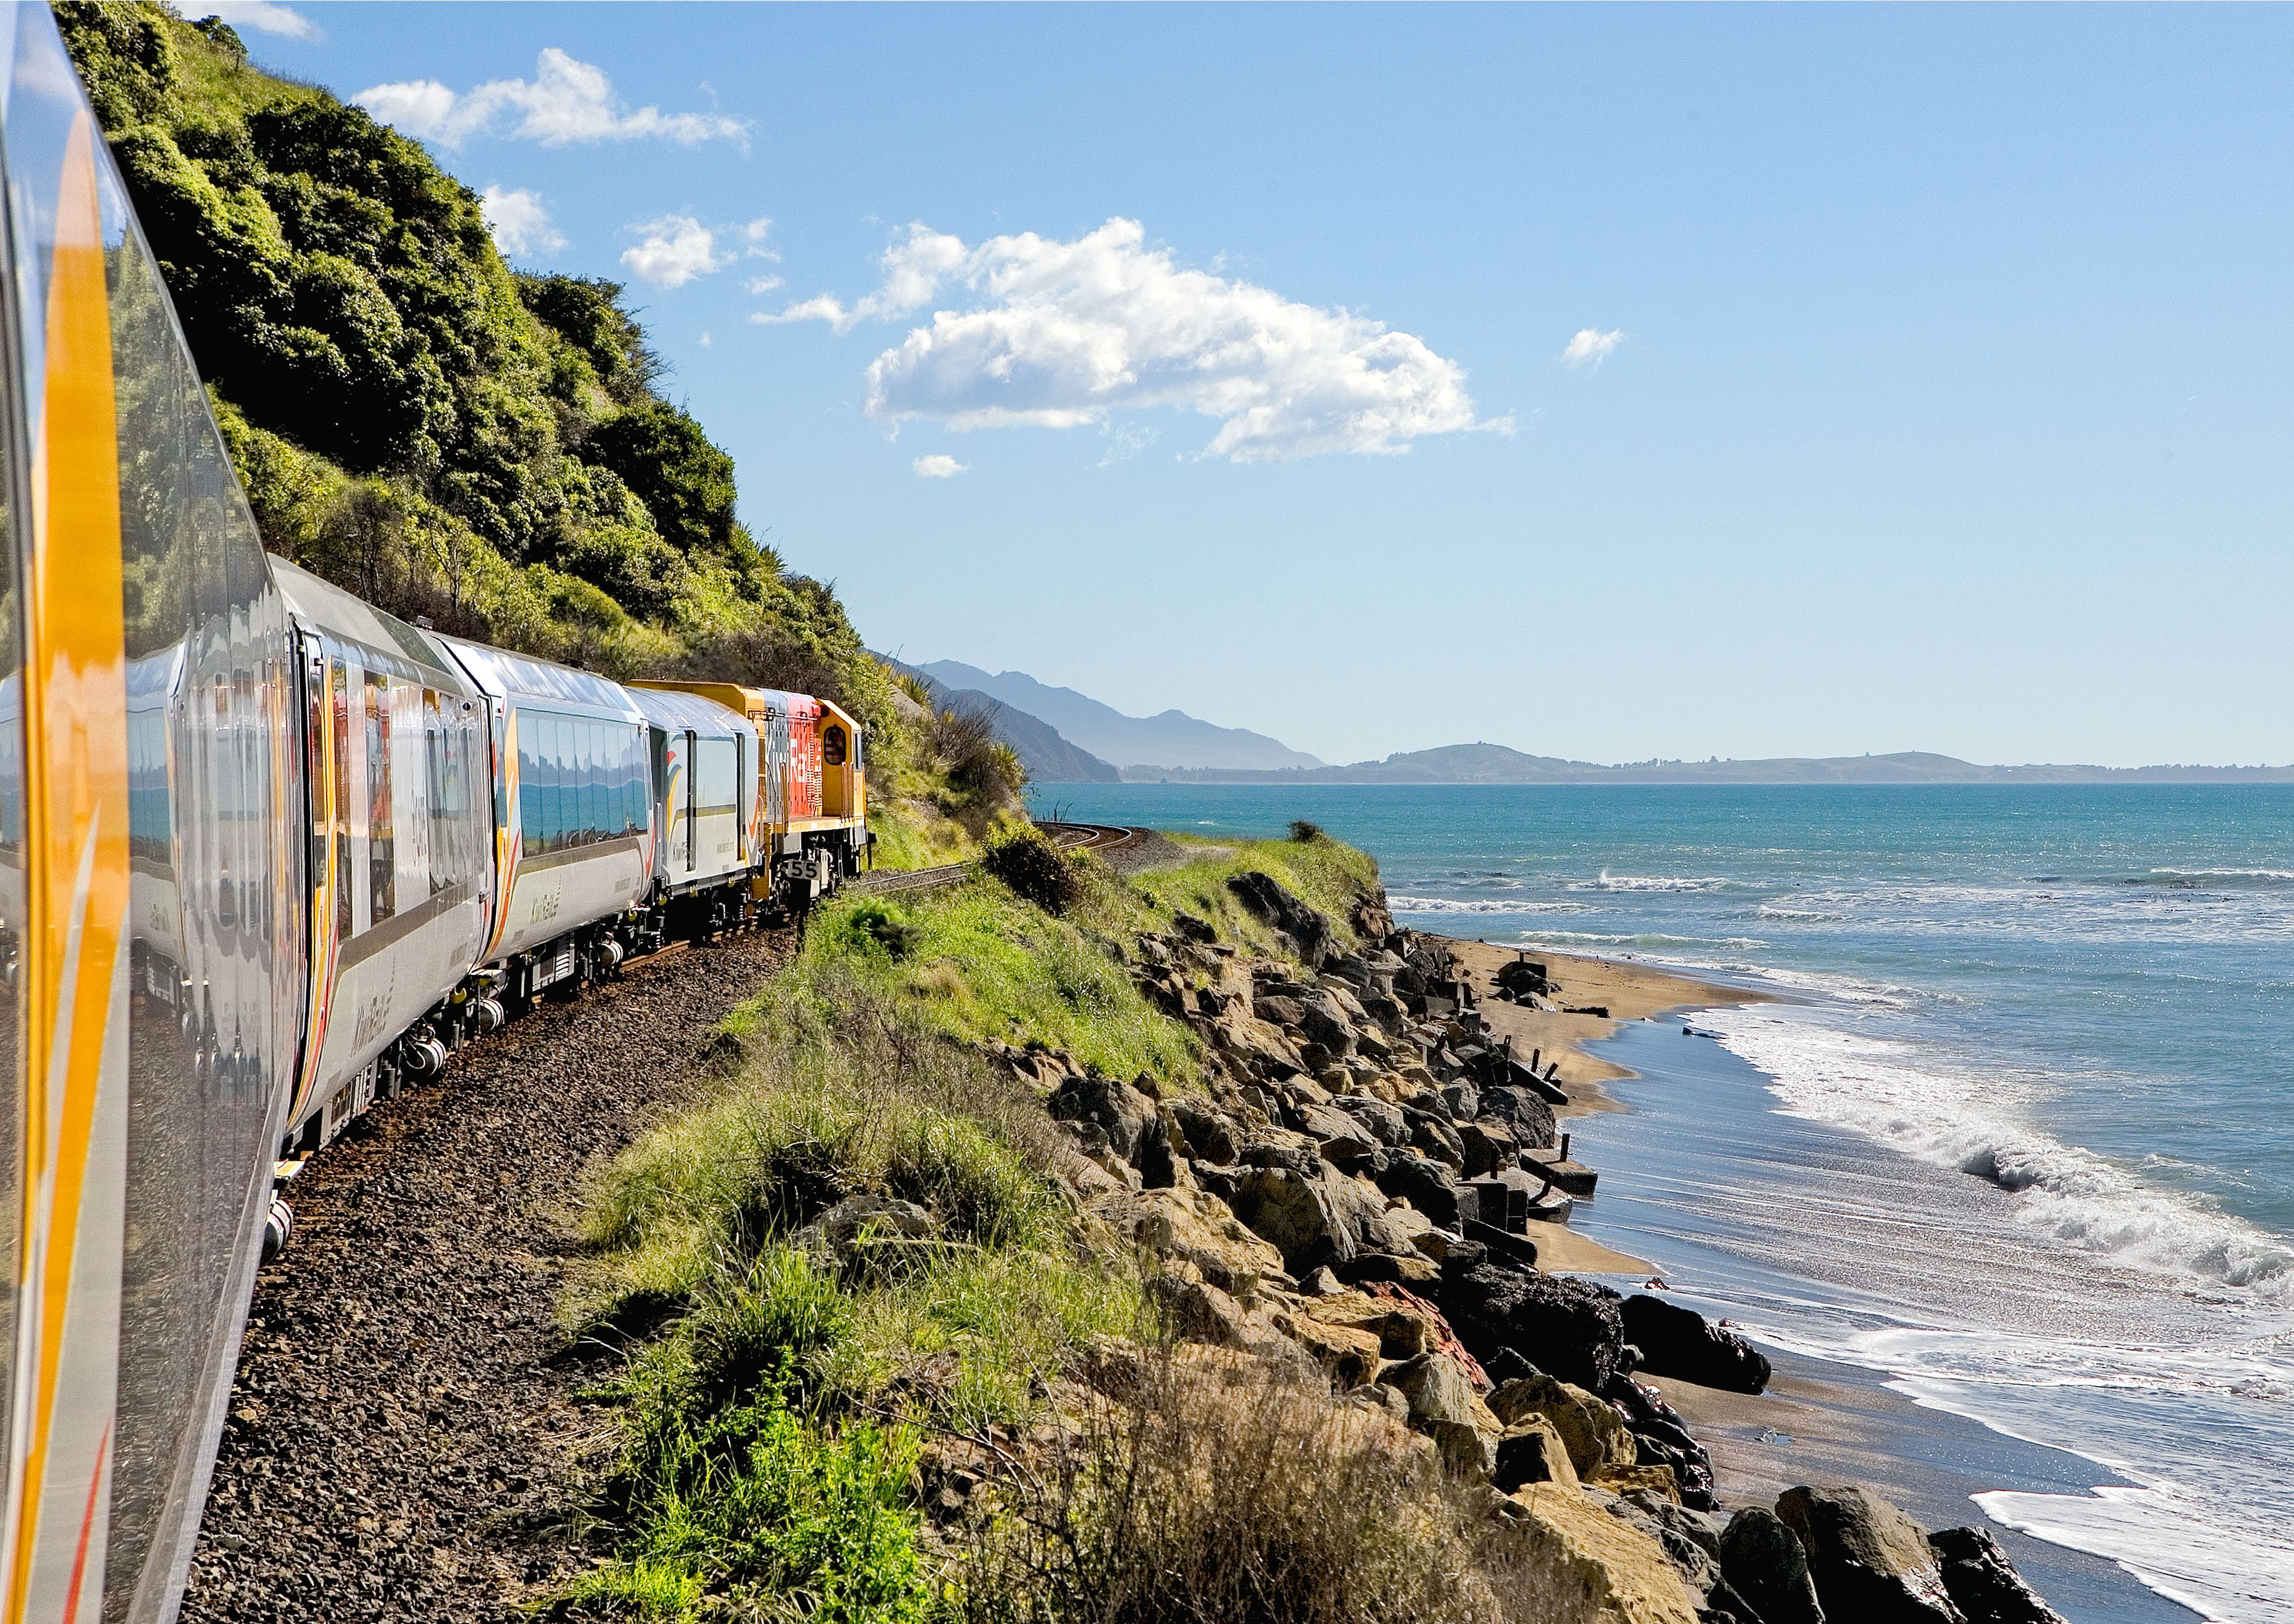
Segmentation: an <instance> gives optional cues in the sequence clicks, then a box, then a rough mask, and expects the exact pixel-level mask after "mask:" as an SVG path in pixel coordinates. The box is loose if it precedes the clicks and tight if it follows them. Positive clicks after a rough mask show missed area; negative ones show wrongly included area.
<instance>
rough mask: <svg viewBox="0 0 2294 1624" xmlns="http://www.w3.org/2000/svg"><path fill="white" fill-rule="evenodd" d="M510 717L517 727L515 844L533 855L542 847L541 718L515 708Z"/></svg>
mask: <svg viewBox="0 0 2294 1624" xmlns="http://www.w3.org/2000/svg"><path fill="white" fill-rule="evenodd" d="M511 720H512V722H513V723H514V724H515V726H516V727H517V816H518V844H519V846H520V847H521V848H522V849H524V851H525V855H526V856H527V857H533V855H534V854H535V853H537V852H539V851H540V850H541V718H540V717H538V716H536V715H534V713H533V711H513V712H511Z"/></svg>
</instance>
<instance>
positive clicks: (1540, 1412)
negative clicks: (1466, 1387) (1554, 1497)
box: [1489, 1374, 1634, 1478]
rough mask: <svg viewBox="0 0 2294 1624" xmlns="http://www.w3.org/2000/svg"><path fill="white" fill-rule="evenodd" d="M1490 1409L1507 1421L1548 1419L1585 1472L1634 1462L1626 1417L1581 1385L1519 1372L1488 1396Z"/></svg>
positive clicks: (1591, 1474) (1603, 1472)
mask: <svg viewBox="0 0 2294 1624" xmlns="http://www.w3.org/2000/svg"><path fill="white" fill-rule="evenodd" d="M1489 1407H1490V1413H1491V1414H1492V1415H1493V1416H1495V1417H1497V1418H1498V1419H1499V1420H1500V1421H1501V1422H1502V1423H1503V1424H1505V1425H1508V1426H1512V1425H1517V1423H1519V1422H1522V1421H1525V1420H1527V1419H1528V1418H1530V1417H1533V1416H1534V1417H1539V1418H1541V1419H1542V1420H1543V1421H1545V1422H1546V1423H1547V1425H1550V1426H1551V1427H1552V1428H1553V1430H1554V1432H1555V1433H1557V1434H1558V1436H1559V1437H1560V1440H1561V1443H1562V1447H1563V1448H1564V1449H1567V1450H1568V1451H1569V1464H1570V1466H1571V1467H1572V1469H1573V1470H1574V1471H1575V1473H1576V1474H1577V1475H1578V1476H1579V1477H1581V1478H1598V1477H1604V1476H1607V1475H1609V1474H1613V1473H1615V1472H1619V1471H1623V1470H1625V1469H1627V1468H1629V1467H1631V1466H1633V1465H1634V1459H1633V1454H1634V1450H1633V1440H1632V1435H1631V1433H1628V1432H1626V1431H1625V1422H1624V1417H1622V1416H1620V1415H1618V1414H1617V1412H1616V1409H1615V1407H1614V1406H1612V1405H1608V1404H1605V1403H1603V1402H1602V1401H1600V1400H1598V1399H1597V1398H1595V1397H1594V1396H1593V1395H1592V1394H1591V1393H1588V1392H1586V1391H1585V1390H1584V1389H1583V1388H1582V1387H1577V1386H1573V1385H1571V1384H1569V1383H1567V1382H1557V1381H1555V1380H1554V1379H1553V1378H1552V1377H1551V1376H1545V1375H1542V1374H1541V1375H1537V1376H1517V1377H1516V1378H1514V1379H1513V1380H1511V1381H1509V1382H1506V1383H1503V1384H1501V1385H1500V1386H1499V1387H1498V1388H1497V1389H1496V1390H1495V1391H1493V1393H1491V1394H1490V1396H1489Z"/></svg>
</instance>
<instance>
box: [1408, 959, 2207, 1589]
mask: <svg viewBox="0 0 2294 1624" xmlns="http://www.w3.org/2000/svg"><path fill="white" fill-rule="evenodd" d="M1451 949H1452V952H1453V953H1454V954H1456V955H1457V957H1458V958H1459V960H1460V962H1462V963H1463V964H1465V965H1466V966H1468V967H1469V968H1470V970H1472V972H1473V980H1474V982H1475V985H1476V988H1477V989H1478V990H1480V991H1482V992H1484V993H1486V992H1487V990H1488V989H1490V988H1491V987H1492V986H1493V982H1492V978H1493V976H1494V974H1495V973H1496V971H1497V970H1498V969H1499V967H1500V966H1501V965H1503V964H1506V963H1508V962H1511V961H1512V960H1513V959H1514V958H1515V957H1516V956H1517V952H1518V951H1519V950H1517V949H1516V948H1513V947H1505V946H1494V945H1492V944H1488V943H1484V942H1475V941H1459V940H1456V939H1455V938H1451ZM1528 956H1529V957H1530V958H1531V959H1533V961H1535V962H1539V963H1542V964H1544V965H1545V966H1546V968H1547V974H1548V976H1549V978H1550V979H1551V980H1552V981H1554V982H1555V983H1556V984H1557V985H1558V988H1559V993H1558V1002H1559V1003H1566V1004H1570V1005H1575V1006H1583V1005H1588V1004H1590V1005H1594V1006H1597V1007H1602V1008H1606V1009H1607V1011H1608V1015H1607V1018H1603V1017H1600V1016H1593V1015H1566V1014H1559V1013H1550V1012H1547V1011H1538V1010H1529V1009H1524V1008H1523V1007H1521V1006H1520V1005H1518V1004H1514V1003H1504V1002H1501V1001H1500V1000H1498V999H1496V998H1493V997H1485V999H1484V1001H1483V1003H1481V1004H1480V1006H1479V1007H1480V1009H1481V1012H1482V1016H1483V1019H1484V1020H1485V1022H1486V1023H1487V1024H1488V1026H1489V1027H1491V1029H1492V1030H1493V1031H1494V1032H1496V1033H1498V1034H1499V1035H1503V1036H1509V1037H1511V1038H1512V1039H1513V1043H1514V1049H1515V1052H1517V1053H1518V1054H1521V1055H1522V1056H1524V1057H1525V1058H1526V1057H1527V1056H1528V1054H1529V1053H1530V1052H1532V1051H1533V1050H1535V1051H1537V1052H1540V1053H1541V1054H1542V1058H1543V1059H1544V1060H1549V1061H1550V1060H1556V1059H1558V1060H1559V1061H1560V1063H1561V1069H1560V1073H1559V1076H1558V1081H1559V1082H1560V1083H1561V1084H1562V1085H1563V1086H1564V1087H1566V1089H1567V1090H1568V1092H1569V1094H1570V1103H1569V1104H1568V1105H1566V1106H1565V1107H1560V1108H1557V1110H1556V1112H1555V1115H1556V1116H1557V1117H1560V1118H1562V1119H1564V1120H1565V1122H1566V1119H1568V1118H1570V1117H1585V1116H1588V1115H1591V1114H1594V1113H1598V1112H1606V1111H1624V1110H1628V1109H1631V1107H1629V1106H1626V1105H1624V1104H1623V1103H1622V1102H1621V1101H1619V1100H1616V1099H1615V1097H1614V1096H1613V1095H1611V1094H1610V1093H1609V1092H1607V1090H1605V1089H1604V1088H1603V1087H1602V1086H1601V1085H1602V1084H1604V1083H1608V1082H1614V1081H1615V1080H1617V1079H1619V1078H1623V1077H1631V1076H1635V1075H1636V1074H1635V1073H1634V1072H1633V1071H1632V1070H1631V1069H1630V1068H1627V1067H1624V1066H1622V1065H1619V1064H1617V1063H1616V1062H1615V1061H1614V1060H1609V1059H1607V1058H1606V1057H1603V1056H1601V1055H1599V1054H1598V1053H1594V1052H1588V1050H1587V1048H1586V1047H1585V1045H1587V1044H1590V1043H1598V1042H1599V1041H1600V1040H1601V1039H1603V1038H1607V1037H1610V1036H1613V1035H1615V1034H1616V1033H1617V1032H1618V1031H1619V1030H1620V1028H1621V1027H1623V1024H1624V1023H1625V1022H1628V1021H1633V1020H1641V1019H1655V1018H1660V1017H1664V1016H1665V1015H1668V1014H1672V1013H1675V1012H1680V1013H1684V1014H1688V1013H1690V1012H1693V1011H1697V1010H1700V1009H1710V1008H1713V1007H1717V1006H1729V1005H1741V1004H1746V1003H1768V1002H1772V999H1771V998H1770V996H1769V995H1767V994H1764V993H1761V992H1759V991H1756V990H1753V989H1751V988H1747V987H1731V986H1729V985H1726V984H1723V983H1720V982H1715V981H1707V980H1704V979H1701V978H1697V977H1696V976H1694V975H1690V974H1687V973H1684V972H1681V971H1679V970H1666V969H1662V968H1660V967H1658V966H1656V965H1653V964H1643V963H1639V962H1633V961H1628V960H1618V959H1603V958H1593V957H1589V956H1586V955H1584V954H1566V953H1557V952H1555V951H1553V950H1551V949H1550V948H1532V949H1529V950H1528ZM1692 1020H1693V1016H1692ZM1589 1163H1590V1165H1592V1166H1594V1168H1595V1170H1596V1171H1597V1172H1598V1171H1599V1170H1600V1168H1599V1161H1598V1156H1593V1157H1590V1158H1589ZM1596 1203H1597V1205H1598V1197H1597V1198H1596ZM1531 1238H1532V1239H1533V1240H1535V1241H1536V1243H1537V1246H1538V1263H1539V1266H1540V1267H1541V1268H1543V1269H1545V1270H1547V1271H1550V1272H1553V1273H1565V1274H1589V1275H1599V1276H1609V1277H1613V1278H1611V1279H1608V1281H1607V1284H1610V1285H1612V1286H1615V1287H1618V1288H1619V1289H1621V1290H1625V1291H1628V1292H1630V1291H1631V1290H1633V1289H1634V1288H1635V1287H1638V1286H1639V1283H1640V1282H1641V1281H1643V1280H1646V1279H1648V1278H1649V1277H1651V1276H1653V1275H1655V1274H1657V1273H1658V1272H1659V1269H1658V1267H1657V1265H1656V1264H1655V1263H1652V1262H1650V1261H1649V1260H1647V1259H1645V1258H1640V1257H1636V1256H1634V1255H1631V1254H1629V1253H1625V1252H1622V1251H1619V1250H1617V1249H1615V1248H1614V1247H1611V1246H1605V1245H1603V1244H1602V1243H1601V1242H1600V1241H1598V1240H1596V1239H1594V1238H1592V1237H1591V1236H1590V1235H1586V1234H1582V1233H1581V1232H1579V1231H1577V1230H1573V1229H1571V1228H1570V1227H1569V1226H1568V1225H1566V1224H1540V1225H1537V1226H1534V1229H1533V1233H1532V1236H1531ZM1615 1277H1623V1278H1615ZM1765 1352H1768V1353H1769V1356H1770V1359H1771V1361H1772V1363H1773V1365H1774V1375H1773V1376H1772V1378H1771V1380H1770V1382H1769V1389H1768V1391H1767V1392H1766V1393H1761V1394H1757V1395H1754V1394H1747V1393H1727V1392H1721V1391H1718V1390H1715V1389H1712V1388H1709V1387H1699V1386H1696V1385H1694V1384H1690V1383H1688V1382H1683V1381H1679V1380H1675V1379H1673V1378H1672V1377H1666V1376H1658V1377H1653V1378H1645V1379H1649V1380H1650V1381H1651V1382H1652V1384H1653V1385H1655V1386H1656V1387H1657V1388H1659V1389H1660V1390H1661V1391H1662V1392H1663V1393H1664V1396H1665V1399H1666V1401H1667V1402H1669V1403H1671V1404H1672V1406H1673V1407H1674V1408H1675V1409H1678V1410H1679V1411H1680V1414H1681V1416H1682V1417H1683V1418H1684V1419H1685V1420H1686V1421H1687V1423H1688V1427H1689V1430H1690V1431H1691V1432H1692V1433H1694V1434H1695V1435H1696V1439H1697V1441H1699V1442H1701V1443H1703V1444H1704V1446H1705V1448H1706V1449H1707V1450H1709V1451H1710V1453H1711V1455H1712V1467H1713V1475H1714V1488H1715V1490H1716V1491H1717V1492H1718V1493H1719V1495H1720V1496H1721V1499H1722V1500H1723V1502H1724V1503H1726V1504H1728V1505H1729V1506H1753V1505H1759V1506H1767V1505H1772V1504H1774V1502H1775V1500H1776V1498H1777V1496H1778V1495H1779V1494H1781V1493H1782V1492H1783V1491H1784V1490H1786V1489H1788V1488H1790V1487H1792V1486H1793V1485H1794V1484H1796V1483H1810V1482H1816V1483H1858V1484H1861V1485H1863V1486H1865V1487H1867V1488H1869V1489H1871V1490H1873V1491H1874V1492H1875V1493H1877V1494H1880V1495H1882V1496H1883V1497H1885V1498H1887V1499H1889V1500H1891V1501H1892V1502H1893V1503H1894V1504H1896V1505H1899V1506H1902V1507H1903V1508H1904V1509H1905V1510H1907V1511H1908V1512H1910V1513H1911V1514H1912V1515H1913V1516H1914V1517H1916V1519H1918V1520H1919V1521H1920V1522H1921V1523H1924V1525H1926V1526H1928V1527H1930V1528H1944V1527H1951V1526H1955V1525H1958V1524H1963V1523H1983V1522H1984V1518H1983V1516H1982V1514H1981V1512H1980V1511H1979V1510H1978V1509H1977V1507H1976V1506H1974V1505H1973V1504H1971V1503H1970V1501H1969V1499H1968V1498H1967V1497H1968V1496H1969V1494H1971V1493H1973V1492H1975V1491H1978V1490H1985V1489H1992V1488H2007V1489H2028V1490H2034V1491H2038V1492H2043V1493H2085V1492H2087V1491H2088V1490H2090V1489H2092V1488H2093V1487H2094V1486H2095V1485H2096V1484H2100V1483H2109V1482H2124V1481H2125V1480H2123V1479H2120V1478H2119V1477H2118V1476H2117V1475H2116V1474H2113V1473H2111V1471H2110V1470H2109V1469H2108V1468H2106V1467H2103V1466H2098V1465H2097V1464H2096V1463H2095V1462H2093V1461H2089V1460H2086V1459H2083V1458H2079V1457H2078V1456H2075V1455H2071V1454H2070V1453H2068V1452H2066V1451H2064V1450H2061V1449H2051V1448H2049V1447H2047V1446H2046V1445H2044V1444H2038V1443H2032V1442H2029V1441H2024V1440H2021V1439H2018V1438H2013V1437H2009V1436H2007V1435H2006V1434H2005V1433H1997V1432H1995V1431H1993V1430H1992V1429H1990V1428H1989V1427H1987V1426H1985V1425H1983V1424H1982V1423H1981V1422H1980V1421H1975V1420H1972V1419H1970V1418H1968V1417H1963V1416H1958V1415H1954V1414H1951V1413H1949V1412H1947V1411H1944V1410H1939V1409H1926V1408H1924V1407H1922V1406H1920V1405H1918V1404H1916V1403H1915V1402H1913V1401H1912V1400H1911V1399H1909V1398H1908V1397H1907V1396H1905V1395H1904V1394H1903V1393H1899V1392H1898V1391H1896V1390H1895V1389H1894V1388H1892V1387H1891V1386H1890V1385H1889V1384H1888V1378H1887V1377H1886V1376H1884V1375H1883V1374H1881V1373H1880V1372H1877V1371H1874V1370H1868V1369H1865V1368H1861V1367H1859V1366H1854V1365H1846V1364H1838V1363H1834V1362H1831V1361H1828V1360H1816V1359H1809V1358H1804V1357H1802V1356H1799V1355H1796V1354H1791V1353H1786V1352H1782V1351H1781V1350H1777V1349H1773V1348H1770V1349H1767V1350H1765ZM1991 1532H1992V1533H1993V1534H1994V1536H1995V1537H1997V1539H1999V1540H2000V1541H2001V1543H2002V1544H2003V1545H2004V1546H2005V1547H2006V1548H2007V1549H2008V1551H2009V1552H2010V1553H2011V1555H2012V1556H2013V1559H2014V1560H2015V1561H2016V1563H2018V1564H2019V1565H2020V1566H2021V1568H2022V1569H2023V1571H2025V1573H2026V1575H2027V1576H2028V1577H2030V1579H2033V1580H2034V1581H2035V1582H2036V1583H2037V1584H2038V1586H2039V1587H2040V1589H2041V1591H2042V1593H2043V1594H2046V1596H2049V1597H2050V1599H2052V1600H2054V1602H2056V1603H2057V1604H2058V1605H2059V1606H2064V1607H2067V1608H2069V1609H2070V1610H2071V1611H2072V1612H2074V1614H2075V1616H2077V1617H2079V1618H2081V1619H2083V1620H2111V1621H2114V1624H2154V1621H2156V1620H2162V1619H2173V1618H2182V1619H2189V1618H2192V1617H2194V1616H2195V1615H2192V1614H2190V1613H2188V1612H2185V1611H2184V1610H2183V1609H2182V1608H2180V1607H2178V1606H2177V1605H2176V1604H2174V1603H2172V1602H2169V1601H2168V1600H2166V1599H2165V1598H2164V1597H2162V1596H2158V1595H2157V1594H2155V1593H2154V1592H2152V1591H2150V1590H2148V1589H2146V1588H2144V1587H2143V1586H2142V1585H2141V1584H2140V1583H2138V1582H2137V1581H2136V1580H2135V1579H2133V1578H2132V1577H2131V1576H2129V1575H2128V1574H2127V1572H2125V1571H2123V1570H2121V1569H2119V1567H2118V1566H2116V1565H2115V1564H2114V1563H2110V1562H2107V1561H2105V1560H2103V1559H2102V1558H2100V1557H2095V1556H2090V1555H2085V1554H2084V1553H2081V1552H2078V1551H2074V1550H2070V1549H2066V1548H2065V1547H2061V1546H2056V1545H2051V1544H2047V1543H2045V1542H2043V1541H2040V1540H2037V1539H2031V1538H2030V1536H2028V1535H2025V1534H2021V1533H2018V1532H2015V1531H2012V1530H2008V1529H2005V1528H2000V1527H1997V1526H1996V1525H1993V1526H1991Z"/></svg>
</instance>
